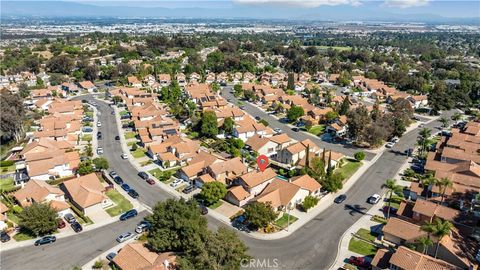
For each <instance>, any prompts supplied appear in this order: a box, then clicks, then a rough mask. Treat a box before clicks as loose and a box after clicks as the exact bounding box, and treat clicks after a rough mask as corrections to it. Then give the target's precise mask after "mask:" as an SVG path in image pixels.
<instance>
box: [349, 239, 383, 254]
mask: <svg viewBox="0 0 480 270" xmlns="http://www.w3.org/2000/svg"><path fill="white" fill-rule="evenodd" d="M348 250H350V251H352V252H355V253H358V254H361V255H364V256H373V255H375V253H376V252H377V247H375V246H374V245H372V244H369V243H367V242H365V241H362V240H358V239H355V238H354V237H352V239H350V242H349V243H348Z"/></svg>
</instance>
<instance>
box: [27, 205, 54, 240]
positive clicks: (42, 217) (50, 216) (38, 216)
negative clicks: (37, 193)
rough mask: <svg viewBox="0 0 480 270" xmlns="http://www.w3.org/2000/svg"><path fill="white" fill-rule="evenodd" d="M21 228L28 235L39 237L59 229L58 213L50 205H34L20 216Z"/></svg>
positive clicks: (28, 207)
mask: <svg viewBox="0 0 480 270" xmlns="http://www.w3.org/2000/svg"><path fill="white" fill-rule="evenodd" d="M18 218H19V219H20V224H19V225H20V227H21V228H22V229H23V230H25V231H26V232H27V233H29V234H31V235H34V236H39V235H45V234H49V233H52V232H54V231H55V230H56V229H57V218H58V217H57V211H55V209H53V208H51V207H50V204H44V203H34V204H32V205H30V206H27V207H25V208H24V209H23V211H22V212H21V213H19V214H18Z"/></svg>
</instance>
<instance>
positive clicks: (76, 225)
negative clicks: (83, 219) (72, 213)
mask: <svg viewBox="0 0 480 270" xmlns="http://www.w3.org/2000/svg"><path fill="white" fill-rule="evenodd" d="M71 226H72V229H73V231H74V232H76V233H79V232H81V231H83V228H82V225H80V223H78V222H74V223H72V225H71Z"/></svg>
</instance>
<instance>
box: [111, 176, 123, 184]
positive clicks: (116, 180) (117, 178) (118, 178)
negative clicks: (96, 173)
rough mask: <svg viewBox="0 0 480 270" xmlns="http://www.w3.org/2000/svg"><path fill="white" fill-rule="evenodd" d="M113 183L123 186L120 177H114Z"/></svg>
mask: <svg viewBox="0 0 480 270" xmlns="http://www.w3.org/2000/svg"><path fill="white" fill-rule="evenodd" d="M113 181H115V183H117V184H119V185H122V184H123V179H122V178H121V177H120V176H115V177H114V178H113Z"/></svg>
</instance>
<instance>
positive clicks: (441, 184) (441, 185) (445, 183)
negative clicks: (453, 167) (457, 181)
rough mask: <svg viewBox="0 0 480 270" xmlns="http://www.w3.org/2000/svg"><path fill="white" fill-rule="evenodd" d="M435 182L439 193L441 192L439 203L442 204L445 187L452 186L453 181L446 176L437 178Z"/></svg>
mask: <svg viewBox="0 0 480 270" xmlns="http://www.w3.org/2000/svg"><path fill="white" fill-rule="evenodd" d="M435 184H436V185H437V186H438V188H439V190H440V193H441V194H442V200H441V202H440V204H443V201H444V200H445V193H446V192H447V189H449V188H452V187H453V182H452V180H450V179H448V178H447V177H443V178H440V179H438V181H437V182H436V183H435Z"/></svg>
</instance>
